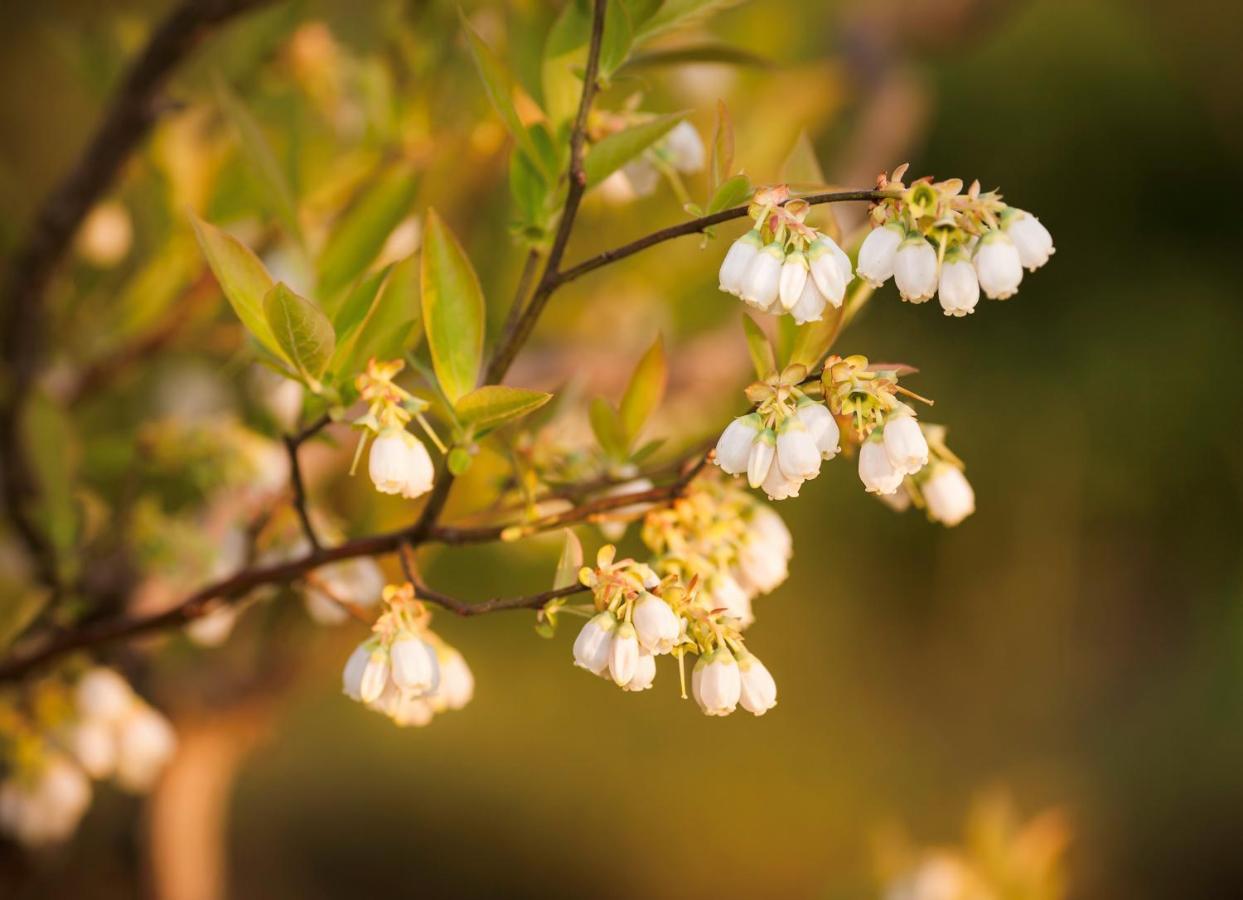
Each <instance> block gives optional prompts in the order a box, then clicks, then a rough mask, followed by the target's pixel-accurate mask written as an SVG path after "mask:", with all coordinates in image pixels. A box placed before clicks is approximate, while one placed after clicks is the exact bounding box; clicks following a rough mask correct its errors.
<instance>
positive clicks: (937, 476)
mask: <svg viewBox="0 0 1243 900" xmlns="http://www.w3.org/2000/svg"><path fill="white" fill-rule="evenodd" d="M899 394H907V395H910V396H915V395H913V394H911V392H910V391H908V390H906V389H905V388H903V387H902V386H901V385H900V384H899V383H898V373H897V370H896V369H892V368H883V367H882V368H877V367H873V366H870V365H869V364H868V361H867V358H866V357H862V356H851V357H846V358H844V359H843V358H841V357H837V356H834V357H830V358H829V359H828V360H826V361H825V365H824V368H823V370H822V371H821V373H820V374H819V375H818V376H816V377H811V378H809V377H808V372H807V369H806V367H805V366H801V365H792V366H788V367H786V369H785V370H783V371H782V372H779V373H774V374H773V375H770V376H769V377H768V378H766V379H764V380H762V381H758V382H756V383H755V384H752V385H751V386H750V387H748V388H747V396H748V398H749V399H751V400H752V402H753V403H755V404H756V406H755V409H754V410H753V411H752V412H749V413H747V414H746V415H743V416H739V417H738V418H736V419H734V420H733V421H732V422H730V424H729V425H727V426H726V428H725V430H724V431H723V432H722V433H721V437H720V439H719V440H718V441H717V445H716V452H715V453H714V455H713V459H714V461H715V462H716V464H717V465H718V466H720V467H721V470H722V471H724V472H727V473H728V474H730V475H743V474H745V475H746V476H747V480H748V482H749V483H750V484H751V486H752V487H755V488H763V490H764V492H765V493H766V494H767V495H768V497H769V499H771V500H784V499H786V498H788V497H797V496H798V493H799V489H800V488H801V487H802V485H803V482H804V481H807V480H808V479H811V478H815V477H816V475H818V474H819V472H820V463H821V461H822V460H826V459H832V458H833V457H834V456H835V455H836V454H837V453H838V452H839V451H840V450H841V447H840V446H839V442H840V441H841V439H842V430H841V427H840V426H839V424H838V419H839V418H840V419H843V420H846V421H848V422H849V423H850V424H851V425H852V426H853V427H852V428H851V430H850V431H849V432H848V434H850V436H851V437H852V438H853V439H854V441H855V442H857V445H858V455H859V480H860V481H862V482H863V486H864V488H865V489H866V490H867V491H868V492H869V493H872V494H877V495H880V496H885V497H888V496H892V495H894V494H896V493H897V492H898V490H899V489H900V488H903V487H904V486H905V487H906V491H907V494H908V495H909V497H908V499H912V500H914V501H915V502H917V503H919V504H920V505H922V506H925V508H926V509H927V511H928V515H929V517H930V518H932V519H933V520H935V521H939V522H942V523H943V524H945V525H957V524H958V523H959V522H961V521H962V520H963V519H965V518H966V517H967V516H968V515H970V514H971V513H972V512H973V511H974V510H975V495H974V493H973V492H972V490H971V485H970V484H969V483H968V482H967V480H966V478H965V477H964V476H963V474H962V461H961V460H959V459H958V458H957V457H956V456H954V455H953V454H952V453H950V452H949V450H948V448H946V447H945V444H944V429H942V428H939V427H938V426H928V425H924V424H922V423H920V422H919V420H918V419H917V418H916V416H915V410H914V409H913V408H912V407H911V406H910V405H908V404H907V403H904V402H903V401H902V400H900V399H898V395H899ZM813 395H815V396H818V397H819V398H821V399H814V398H813ZM930 430H932V431H933V432H934V434H935V441H934V442H932V445H931V446H930V441H929V439H928V432H929V431H930ZM916 476H918V477H916Z"/></svg>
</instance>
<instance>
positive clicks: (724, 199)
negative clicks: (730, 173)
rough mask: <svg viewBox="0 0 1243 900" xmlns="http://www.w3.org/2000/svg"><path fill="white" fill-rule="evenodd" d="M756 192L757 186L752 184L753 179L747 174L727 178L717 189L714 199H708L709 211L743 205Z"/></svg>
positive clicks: (713, 211) (710, 212)
mask: <svg viewBox="0 0 1243 900" xmlns="http://www.w3.org/2000/svg"><path fill="white" fill-rule="evenodd" d="M754 192H755V187H754V186H753V185H752V184H751V179H750V178H748V177H747V176H746V175H735V176H734V177H733V178H727V179H726V180H725V181H723V182H722V183H721V186H720V187H718V188H717V189H716V192H715V193H714V194H713V195H712V199H711V200H709V201H708V210H707V211H708V213H709V214H712V213H715V212H720V211H721V210H723V209H729V208H730V207H732V206H741V205H742V204H744V203H746V202H747V201H748V200H750V199H751V194H752V193H754Z"/></svg>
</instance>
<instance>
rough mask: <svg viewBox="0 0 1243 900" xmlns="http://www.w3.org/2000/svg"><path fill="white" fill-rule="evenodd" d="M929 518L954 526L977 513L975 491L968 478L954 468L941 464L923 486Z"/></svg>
mask: <svg viewBox="0 0 1243 900" xmlns="http://www.w3.org/2000/svg"><path fill="white" fill-rule="evenodd" d="M921 487H922V488H923V494H924V503H925V504H926V505H927V507H928V517H929V518H930V519H932V520H933V521H936V522H940V523H941V524H943V525H948V526H951V527H952V526H954V525H957V524H958V523H959V522H961V521H962V520H963V519H965V518H967V516H969V515H971V514H972V513H973V512H975V491H974V490H972V488H971V482H969V481H967V476H965V475H963V473H962V472H961V471H960V470H959V469H957V468H956V467H954V466H951V465H949V464H947V463H941V464H940V465H938V466H936V468H934V469H933V470H932V475H931V476H930V477H929V478H928V480H927V481H925V482H924V483H923V485H921Z"/></svg>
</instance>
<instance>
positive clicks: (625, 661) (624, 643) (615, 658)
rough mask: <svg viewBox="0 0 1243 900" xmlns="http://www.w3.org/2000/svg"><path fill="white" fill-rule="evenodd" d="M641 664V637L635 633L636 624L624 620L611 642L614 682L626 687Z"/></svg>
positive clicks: (610, 655)
mask: <svg viewBox="0 0 1243 900" xmlns="http://www.w3.org/2000/svg"><path fill="white" fill-rule="evenodd" d="M638 664H639V639H638V637H637V636H636V635H635V631H634V625H632V624H630V623H629V622H622V623H621V625H619V626H617V629H616V631H614V632H613V640H612V641H611V642H610V643H609V675H611V676H612V678H613V683H614V684H616V685H618V686H619V687H625V686H626V685H627V684H629V683H630V679H632V678H634V673H635V668H636V667H637V666H638Z"/></svg>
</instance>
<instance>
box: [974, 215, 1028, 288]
mask: <svg viewBox="0 0 1243 900" xmlns="http://www.w3.org/2000/svg"><path fill="white" fill-rule="evenodd" d="M975 274H976V276H977V277H978V278H979V279H980V287H981V289H983V291H984V293H985V294H986V295H987V296H988V297H989V299H991V300H1005V299H1006V298H1007V297H1012V296H1014V294H1015V292H1016V291H1018V289H1019V283H1020V282H1021V281H1022V280H1023V263H1022V261H1021V260H1020V259H1019V251H1018V248H1017V247H1015V246H1014V241H1012V240H1010V237H1009V235H1007V234H1006V233H1005V232H1004V231H995V230H994V231H990V232H989V233H988V234H986V235H984V237H982V238H980V242H979V243H978V244H976V247H975Z"/></svg>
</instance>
